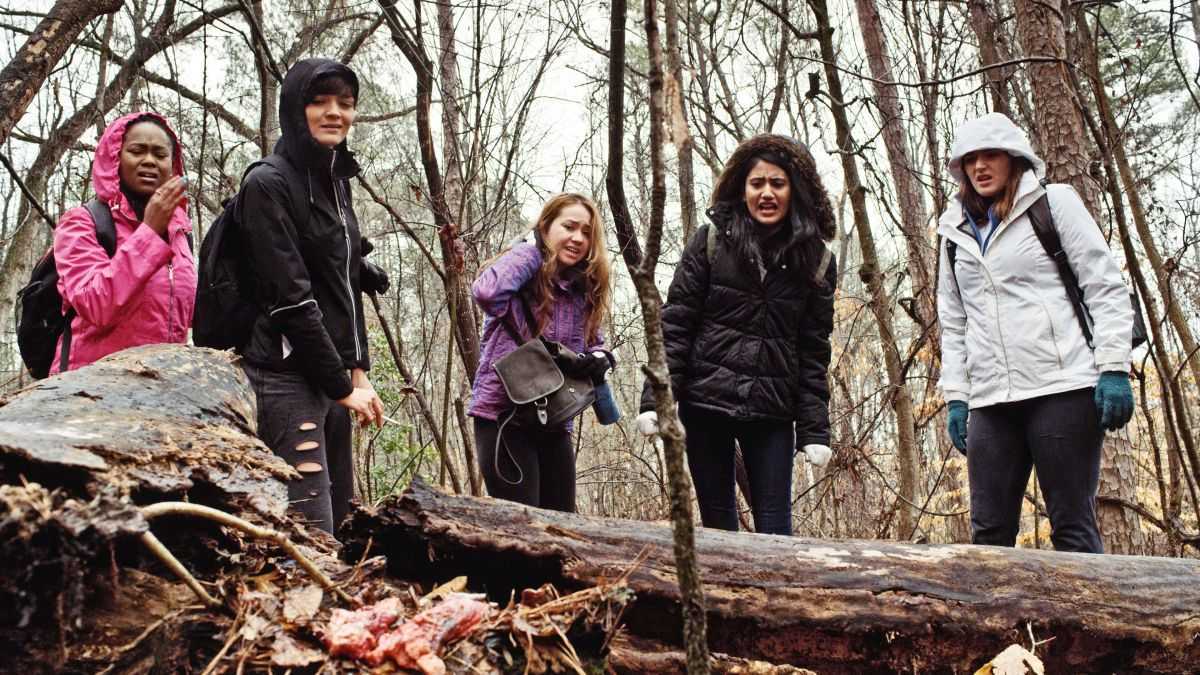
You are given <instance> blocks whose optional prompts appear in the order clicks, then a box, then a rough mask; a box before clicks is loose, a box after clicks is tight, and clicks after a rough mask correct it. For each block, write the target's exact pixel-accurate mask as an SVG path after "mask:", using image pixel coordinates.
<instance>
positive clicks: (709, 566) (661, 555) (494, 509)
mask: <svg viewBox="0 0 1200 675" xmlns="http://www.w3.org/2000/svg"><path fill="white" fill-rule="evenodd" d="M342 538H343V540H347V539H348V540H349V543H348V544H347V545H346V546H345V547H344V549H343V555H345V556H346V557H347V559H354V557H355V556H357V555H360V554H361V552H362V551H363V550H364V548H365V547H366V546H367V545H368V541H371V542H373V544H372V546H373V547H372V551H373V552H382V553H384V554H385V555H386V556H387V557H388V560H389V567H390V571H391V572H392V573H393V574H397V575H399V576H401V577H404V578H424V577H428V576H430V575H435V576H441V577H445V578H450V577H453V576H457V575H461V574H465V575H468V576H469V577H470V578H471V579H472V580H473V581H476V582H482V583H483V584H484V585H486V586H487V588H488V590H489V592H491V593H493V595H494V596H506V594H507V593H508V592H509V590H510V589H512V588H519V587H535V586H537V585H540V584H541V583H553V584H555V585H556V586H557V587H558V588H560V589H567V590H570V589H578V588H584V587H588V586H593V585H596V584H599V583H602V582H604V581H606V580H611V579H613V578H616V577H618V576H620V575H621V574H624V573H625V572H626V570H627V568H628V567H629V565H630V562H631V561H632V560H634V559H635V558H636V557H637V556H638V554H639V553H640V552H642V551H643V550H646V551H647V558H646V561H645V563H644V564H642V565H641V566H640V567H638V568H637V569H636V570H634V571H633V573H632V574H630V575H629V577H628V582H627V583H628V585H629V586H630V587H631V588H632V589H633V590H634V591H635V592H636V594H637V599H636V600H635V601H634V603H633V604H631V605H630V606H629V607H628V608H627V610H626V613H625V624H626V629H627V630H628V631H629V633H630V634H631V635H633V636H636V637H637V638H639V639H645V640H651V641H657V642H660V643H664V644H667V645H669V646H671V648H673V649H678V648H679V647H678V645H679V638H680V635H681V625H680V620H681V619H680V614H679V594H678V587H677V584H676V579H675V573H674V567H673V562H672V561H673V556H672V549H671V546H672V538H671V533H670V530H669V528H668V527H667V526H665V525H661V524H654V523H645V522H636V521H625V520H613V519H602V518H592V517H586V516H580V515H575V514H564V513H556V512H550V511H543V510H540V509H533V508H528V507H524V506H521V505H519V504H514V503H511V502H504V501H500V500H493V499H487V498H472V497H457V496H450V495H445V494H442V493H440V492H438V491H436V490H434V489H432V488H430V487H429V486H427V485H425V484H423V483H420V482H414V484H413V486H412V487H411V488H410V490H409V491H408V492H406V493H405V494H404V495H402V496H400V497H397V498H393V499H390V500H388V501H386V502H384V503H383V504H381V505H380V506H379V507H377V508H375V509H372V510H364V511H360V512H358V513H356V514H355V515H354V516H353V518H352V520H351V521H350V522H349V523H348V524H347V525H345V526H343V530H342ZM696 546H697V552H698V555H699V556H700V560H701V565H702V569H701V572H702V574H703V578H704V584H705V594H706V602H707V610H708V622H709V623H708V625H709V643H710V648H711V649H712V650H713V651H714V652H719V653H723V654H727V655H729V656H731V657H735V658H742V659H752V660H755V661H764V662H769V663H773V664H787V665H792V666H798V667H804V668H810V669H813V670H816V671H818V672H821V673H857V672H878V671H882V670H891V671H914V672H917V671H919V672H923V673H925V672H963V671H966V672H974V669H975V668H977V667H979V666H981V665H983V664H984V663H985V662H986V661H987V660H988V659H990V658H991V657H993V656H995V655H996V654H997V653H999V652H1001V651H1003V650H1004V649H1005V648H1006V647H1007V646H1009V645H1010V644H1013V643H1021V644H1024V645H1026V646H1029V645H1030V642H1031V641H1032V640H1037V641H1038V642H1041V641H1044V640H1049V642H1046V643H1044V644H1039V645H1038V646H1037V655H1038V656H1039V657H1041V658H1042V660H1043V661H1044V662H1045V664H1046V669H1047V672H1064V673H1065V672H1071V673H1086V672H1104V673H1111V672H1147V673H1192V672H1195V670H1196V668H1197V664H1200V610H1198V609H1197V608H1198V607H1200V561H1196V560H1188V559H1169V558H1152V557H1143V556H1111V555H1087V554H1069V553H1055V552H1049V551H1036V550H1027V549H1004V548H992V547H980V546H968V545H950V546H945V545H943V546H930V545H908V544H902V543H896V542H885V541H850V540H814V539H802V538H789V537H776V536H768V535H754V534H735V533H728V532H720V531H714V530H708V529H703V530H700V531H699V532H698V533H697V537H696Z"/></svg>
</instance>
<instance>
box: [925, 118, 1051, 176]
mask: <svg viewBox="0 0 1200 675" xmlns="http://www.w3.org/2000/svg"><path fill="white" fill-rule="evenodd" d="M989 149H996V150H1003V151H1005V152H1007V153H1008V154H1010V155H1013V156H1014V157H1024V158H1025V159H1027V160H1029V161H1030V162H1031V163H1032V164H1033V171H1034V173H1036V174H1037V175H1039V176H1045V175H1046V163H1045V162H1043V161H1042V158H1041V157H1038V156H1037V155H1036V154H1035V153H1034V152H1033V146H1032V145H1030V144H1029V137H1028V136H1026V135H1025V132H1024V131H1021V128H1020V127H1018V126H1017V125H1015V124H1013V122H1012V120H1010V119H1008V118H1007V117H1005V116H1004V115H1002V114H1000V113H997V112H994V113H988V114H986V115H984V116H983V117H976V118H975V119H973V120H970V121H968V122H966V123H965V124H963V125H962V126H960V127H959V128H958V133H957V134H955V136H954V145H953V146H951V148H950V161H949V163H947V165H946V167H947V168H948V169H949V170H950V175H952V176H954V180H956V181H958V183H959V185H962V184H963V183H964V182H965V181H966V180H967V177H966V174H964V173H963V170H962V159H963V156H964V155H966V154H967V153H971V152H976V151H978V150H989Z"/></svg>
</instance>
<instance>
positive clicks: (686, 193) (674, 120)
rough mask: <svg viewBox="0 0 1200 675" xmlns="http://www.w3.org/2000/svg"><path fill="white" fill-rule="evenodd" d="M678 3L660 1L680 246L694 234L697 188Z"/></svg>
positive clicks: (669, 0) (674, 0) (665, 0)
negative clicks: (676, 173) (676, 175)
mask: <svg viewBox="0 0 1200 675" xmlns="http://www.w3.org/2000/svg"><path fill="white" fill-rule="evenodd" d="M677 2H678V0H663V8H664V14H665V18H664V23H665V24H666V31H665V32H666V34H667V72H668V73H669V74H670V77H669V78H668V79H667V87H666V90H667V92H666V93H667V105H668V106H670V117H669V119H670V121H671V124H670V128H671V143H672V144H673V145H674V146H675V152H676V157H677V160H678V162H679V212H680V216H681V218H682V220H683V243H684V245H686V244H687V243H688V242H689V241H691V239H692V233H694V232H695V231H696V185H695V180H694V178H693V167H692V134H691V132H690V131H689V130H688V115H687V103H686V100H687V97H686V96H685V94H684V85H683V60H682V57H681V54H680V46H679V11H678V9H677V6H676V3H677Z"/></svg>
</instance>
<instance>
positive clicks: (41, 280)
mask: <svg viewBox="0 0 1200 675" xmlns="http://www.w3.org/2000/svg"><path fill="white" fill-rule="evenodd" d="M84 208H86V209H87V211H88V214H90V215H91V216H92V222H94V223H95V224H96V240H97V241H99V242H100V246H101V247H103V248H104V252H105V253H107V254H108V257H109V258H111V257H113V255H115V254H116V251H117V228H116V225H114V224H113V218H112V212H110V211H109V210H108V205H106V204H104V203H103V202H101V201H100V200H98V199H93V200H91V201H90V202H88V203H87V204H84ZM62 306H63V299H62V296H61V295H59V293H58V267H57V266H56V265H55V263H54V247H53V246H51V247H50V250H49V251H47V252H46V255H44V256H42V259H41V260H39V261H38V263H37V264H36V265H34V267H33V273H32V274H30V275H29V282H28V283H26V284H25V286H24V288H22V289H21V290H20V291H17V315H18V317H17V347H18V348H19V350H20V352H21V360H22V361H24V362H25V367H26V368H27V369H28V370H29V374H30V375H32V376H33V377H34V379H37V380H41V379H44V378H45V377H47V376H48V375H49V374H50V368H51V366H53V365H54V351H55V347H57V346H58V339H59V337H60V336H61V337H62V353H61V354H60V355H59V367H60V370H66V367H67V364H68V363H70V358H71V321H73V320H74V319H75V310H74V309H73V308H72V309H68V310H67V312H66V313H65V314H64V313H63V311H62Z"/></svg>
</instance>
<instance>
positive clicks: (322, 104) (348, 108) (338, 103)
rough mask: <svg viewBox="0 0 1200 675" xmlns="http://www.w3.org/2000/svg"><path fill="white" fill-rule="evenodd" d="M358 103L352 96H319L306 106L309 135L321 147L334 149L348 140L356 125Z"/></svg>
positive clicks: (305, 113)
mask: <svg viewBox="0 0 1200 675" xmlns="http://www.w3.org/2000/svg"><path fill="white" fill-rule="evenodd" d="M355 105H356V101H355V100H354V96H352V95H350V94H342V95H340V96H338V95H334V94H317V95H316V96H314V97H313V99H312V100H311V101H309V102H308V105H306V106H304V116H305V117H306V118H307V119H308V133H310V134H312V137H313V140H315V141H316V142H317V143H320V144H321V145H323V146H325V147H327V148H332V147H335V146H337V144H338V143H341V142H342V141H344V140H346V135H347V134H349V133H350V125H351V124H354V116H355V115H356V114H357V111H356V110H355Z"/></svg>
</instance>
